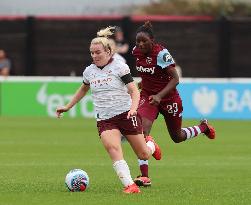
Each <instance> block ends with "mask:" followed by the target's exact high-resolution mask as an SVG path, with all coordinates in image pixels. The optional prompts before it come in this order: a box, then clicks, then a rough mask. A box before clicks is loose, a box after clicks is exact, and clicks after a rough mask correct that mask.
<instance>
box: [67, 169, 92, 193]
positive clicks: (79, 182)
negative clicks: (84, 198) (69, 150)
mask: <svg viewBox="0 0 251 205" xmlns="http://www.w3.org/2000/svg"><path fill="white" fill-rule="evenodd" d="M65 185H66V187H67V188H68V189H69V190H70V191H72V192H80V191H85V190H86V189H87V187H88V185H89V176H88V174H87V173H86V172H85V171H83V170H82V169H73V170H71V171H69V173H68V174H67V175H66V177H65Z"/></svg>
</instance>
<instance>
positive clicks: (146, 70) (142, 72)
mask: <svg viewBox="0 0 251 205" xmlns="http://www.w3.org/2000/svg"><path fill="white" fill-rule="evenodd" d="M132 54H133V56H134V57H135V60H136V69H137V71H138V73H139V76H140V77H141V78H142V82H141V83H142V93H145V94H147V95H155V94H157V93H158V92H160V91H161V90H162V89H163V88H164V87H165V86H166V85H167V84H168V82H169V81H170V80H171V77H170V76H169V75H168V73H167V71H166V69H168V68H169V67H170V66H175V62H174V59H173V57H172V56H171V54H170V53H169V51H168V50H167V49H166V48H165V47H163V46H161V45H159V44H154V46H153V49H152V52H151V53H150V54H149V55H148V56H146V55H145V54H143V53H141V51H140V50H139V49H138V48H137V47H134V49H133V51H132ZM176 94H178V91H177V90H176V89H174V90H173V92H171V93H169V94H168V95H167V96H166V97H165V98H169V97H171V96H173V95H176Z"/></svg>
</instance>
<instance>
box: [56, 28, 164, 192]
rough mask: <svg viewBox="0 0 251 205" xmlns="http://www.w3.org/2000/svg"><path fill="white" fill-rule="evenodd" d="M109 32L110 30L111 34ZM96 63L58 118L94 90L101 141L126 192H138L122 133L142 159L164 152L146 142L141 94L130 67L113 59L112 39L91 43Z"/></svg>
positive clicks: (90, 67) (84, 73) (86, 72)
mask: <svg viewBox="0 0 251 205" xmlns="http://www.w3.org/2000/svg"><path fill="white" fill-rule="evenodd" d="M108 30H109V29H107V31H108ZM90 53H91V57H92V60H93V63H92V64H91V65H90V66H88V67H86V69H85V70H84V72H83V84H82V85H81V86H80V88H79V89H78V90H77V91H76V93H75V95H74V96H73V98H72V99H71V101H70V102H69V103H68V104H67V105H66V106H62V107H59V108H57V110H56V113H57V116H58V117H60V115H61V113H63V112H67V111H68V110H69V109H71V108H72V107H73V106H74V105H75V104H76V103H77V102H79V101H80V100H81V99H82V98H83V97H84V96H85V95H86V93H87V91H88V90H89V89H90V90H91V95H92V98H93V103H94V108H95V112H96V119H97V128H98V132H99V135H100V139H101V142H102V143H103V146H104V148H105V149H106V151H107V153H108V154H109V156H110V158H111V159H112V162H113V168H114V170H115V172H116V173H117V175H118V177H119V179H120V180H121V182H122V184H123V186H124V190H123V192H124V193H128V194H131V193H139V192H140V189H139V187H138V186H137V185H136V184H135V183H134V182H133V180H132V177H131V174H130V169H129V167H128V165H127V163H126V161H125V160H124V157H123V151H122V147H121V134H122V135H124V136H125V137H126V138H127V140H128V142H129V143H130V145H131V147H132V149H133V151H134V152H135V154H136V155H137V157H138V158H140V159H144V160H146V159H149V157H150V156H151V155H153V157H155V159H157V160H159V159H160V158H161V150H160V148H159V146H158V145H157V144H156V143H155V142H154V140H153V139H149V140H148V141H147V142H146V141H145V138H144V135H143V128H142V123H141V119H140V117H139V115H138V114H137V108H138V103H139V99H140V94H139V91H138V89H137V86H136V85H135V83H134V82H133V78H132V76H131V74H130V69H129V67H128V65H127V64H125V63H124V62H122V61H120V60H114V59H113V58H112V54H113V53H112V49H111V45H110V41H109V39H107V38H106V37H97V38H94V39H93V40H92V41H91V44H90Z"/></svg>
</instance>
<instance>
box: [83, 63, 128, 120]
mask: <svg viewBox="0 0 251 205" xmlns="http://www.w3.org/2000/svg"><path fill="white" fill-rule="evenodd" d="M128 73H130V69H129V67H128V65H127V64H125V63H123V62H122V61H119V60H116V59H113V61H112V62H111V63H109V64H107V65H106V66H105V67H104V68H102V69H100V68H98V67H97V66H96V65H95V64H91V65H90V66H88V67H86V69H85V71H84V72H83V82H84V83H85V84H89V85H90V89H91V92H92V98H93V103H94V108H95V113H96V119H97V121H100V120H105V119H110V118H112V117H114V116H116V115H119V114H121V113H123V112H126V111H128V110H130V107H131V96H130V95H129V94H128V93H127V88H126V85H125V84H124V82H123V81H122V80H121V77H122V76H124V75H126V74H128Z"/></svg>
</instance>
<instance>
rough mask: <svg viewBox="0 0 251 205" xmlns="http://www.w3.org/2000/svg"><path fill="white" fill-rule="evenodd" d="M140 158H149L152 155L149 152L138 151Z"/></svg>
mask: <svg viewBox="0 0 251 205" xmlns="http://www.w3.org/2000/svg"><path fill="white" fill-rule="evenodd" d="M138 158H139V159H141V160H148V159H149V158H150V155H149V153H148V152H140V153H138Z"/></svg>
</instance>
